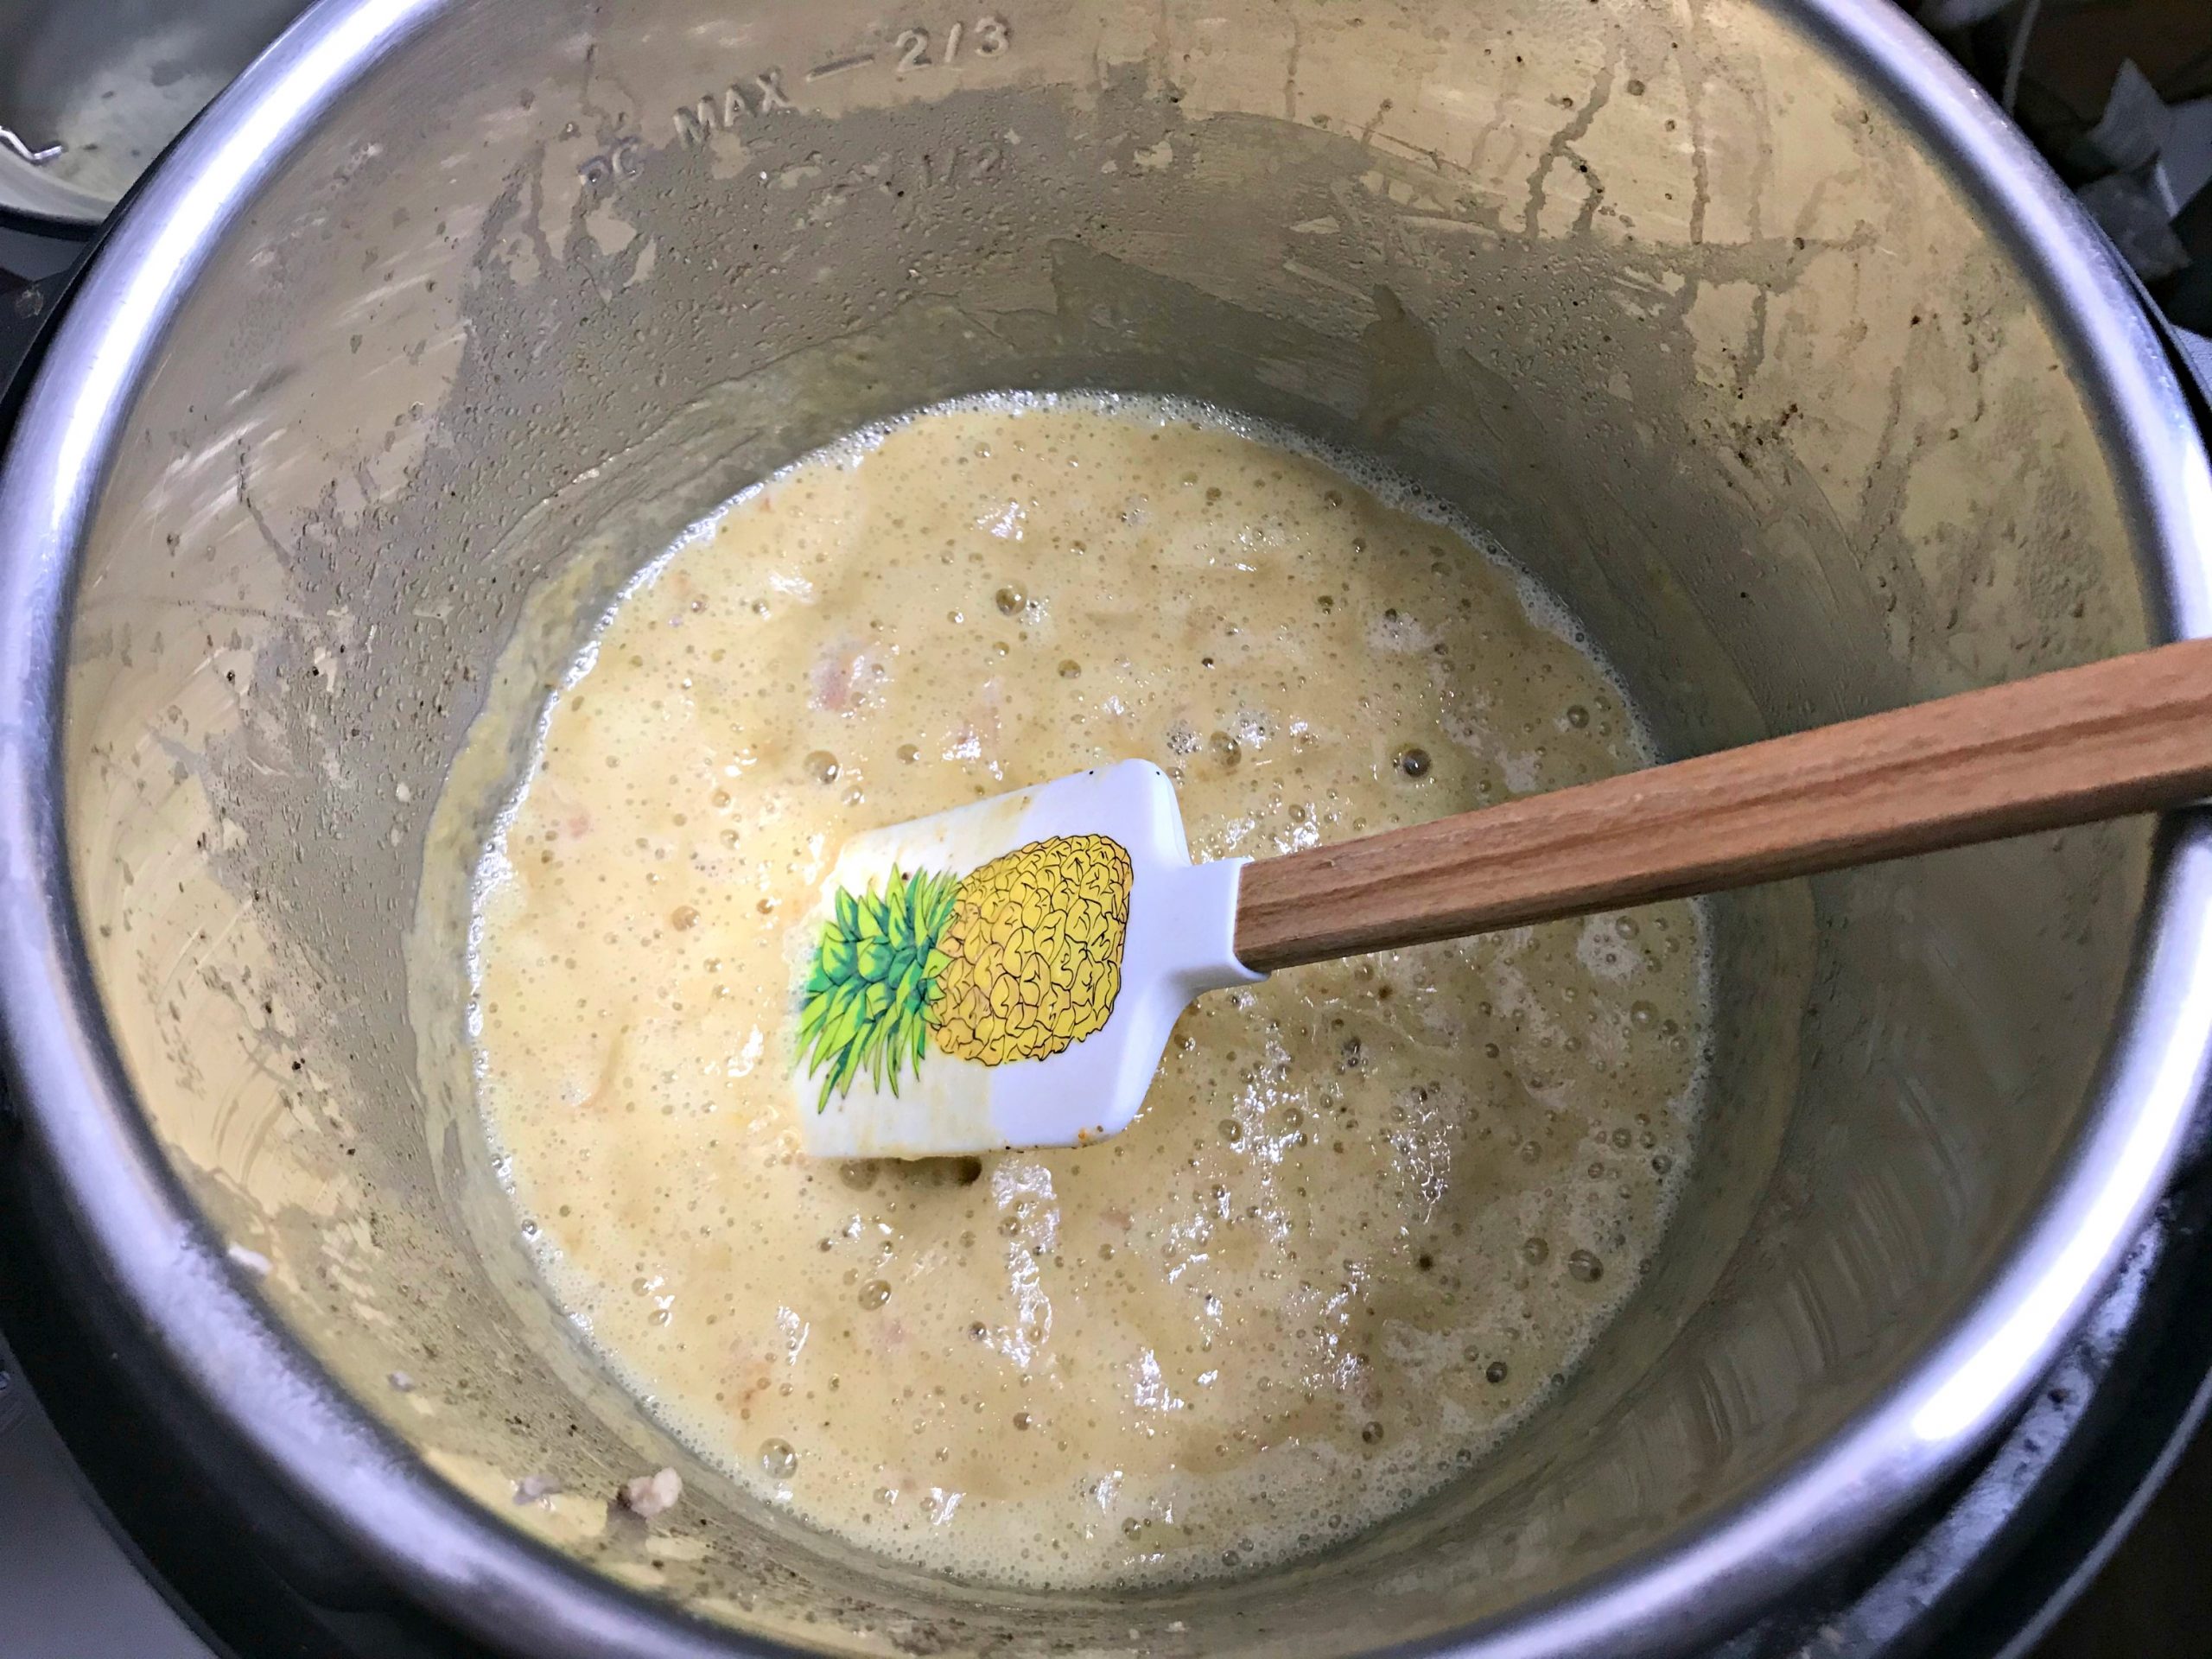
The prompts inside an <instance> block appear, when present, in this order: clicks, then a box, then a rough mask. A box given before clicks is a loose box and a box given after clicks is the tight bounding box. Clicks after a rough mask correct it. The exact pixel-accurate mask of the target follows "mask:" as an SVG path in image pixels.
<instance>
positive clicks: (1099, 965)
mask: <svg viewBox="0 0 2212 1659" xmlns="http://www.w3.org/2000/svg"><path fill="white" fill-rule="evenodd" d="M1131 879H1132V873H1131V870H1130V867H1129V855H1128V853H1127V852H1125V851H1123V850H1122V845H1121V843H1120V842H1116V841H1111V840H1109V839H1108V838H1107V837H1106V836H1053V837H1052V839H1051V840H1049V841H1033V842H1030V843H1029V844H1028V845H1027V846H1026V847H1020V848H1016V849H1014V851H1013V852H1010V853H1007V854H1005V855H1002V856H1001V857H998V858H995V859H993V860H992V861H990V862H989V863H988V864H986V865H983V866H982V868H979V869H977V870H976V871H974V872H973V873H971V874H968V875H965V876H963V877H962V878H961V881H960V886H959V887H958V889H957V891H956V893H954V896H953V901H952V920H951V923H950V925H948V926H947V927H946V929H945V930H944V935H943V937H942V938H939V939H938V950H942V951H943V952H944V954H945V957H946V958H947V962H946V965H945V968H944V972H943V973H941V974H939V975H938V980H937V994H936V995H935V996H934V997H933V998H932V999H931V1002H930V1005H929V1019H930V1023H931V1026H932V1027H934V1028H935V1031H936V1036H937V1046H938V1047H939V1048H940V1049H942V1050H944V1052H946V1053H947V1054H952V1055H957V1057H958V1058H961V1059H963V1060H981V1061H982V1063H983V1064H984V1065H1004V1064H1005V1063H1006V1062H1007V1061H1008V1060H1041V1059H1044V1058H1047V1057H1049V1056H1051V1055H1054V1054H1058V1052H1060V1051H1061V1050H1063V1049H1065V1048H1069V1047H1071V1046H1073V1045H1075V1044H1077V1043H1079V1042H1081V1041H1082V1040H1083V1039H1084V1038H1086V1037H1089V1036H1090V1035H1091V1034H1092V1033H1095V1032H1097V1031H1099V1030H1101V1029H1103V1027H1104V1026H1105V1024H1106V1020H1107V1016H1108V1015H1109V1014H1112V1013H1113V1012H1114V997H1115V995H1116V993H1117V992H1118V991H1119V990H1120V989H1121V988H1122V938H1123V936H1124V935H1125V933H1126V932H1127V931H1128V924H1129V885H1130V881H1131Z"/></svg>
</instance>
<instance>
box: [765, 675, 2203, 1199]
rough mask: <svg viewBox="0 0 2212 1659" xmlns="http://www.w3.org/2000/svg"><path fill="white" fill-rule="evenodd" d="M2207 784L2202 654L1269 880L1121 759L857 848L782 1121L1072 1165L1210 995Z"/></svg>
mask: <svg viewBox="0 0 2212 1659" xmlns="http://www.w3.org/2000/svg"><path fill="white" fill-rule="evenodd" d="M2208 792H2212V639H2192V640H2185V641H2183V642H2181V643H2179V644H2177V645H2164V646H2161V647H2158V649H2156V650H2152V651H2145V652H2136V653H2134V654H2133V655H2130V656H2126V657H2119V658H2112V659H2110V660H2108V661H2105V662H2100V663H2094V664H2089V665H2088V666H2086V667H2082V668H2073V669H2067V670H2063V671H2060V672H2057V673H2052V674H2044V675H2040V676H2037V677H2033V678H2031V679H2026V680H2020V681H2016V682H2014V683H2011V684H2008V685H2000V686H1996V687H1993V688H1991V689H1989V690H1981V691H1970V692H1967V693H1964V694H1963V695H1961V696H1953V697H1946V698H1943V699H1942V700H1940V701H1938V702H1928V703H1922V704H1919V705H1917V706H1915V707H1912V708H1907V709H1897V710H1895V711H1893V712H1891V713H1888V714H1880V715H1870V716H1868V717H1866V718H1865V719H1862V720H1853V721H1845V722H1843V723H1842V724H1840V725H1835V726H1827V727H1822V728H1815V729H1814V730H1812V731H1808V732H1802V733H1799V734H1796V735H1795V736H1790V737H1779V738H1774V739H1771V740H1770V741H1766V742H1762V743H1754V744H1751V745H1749V746H1747V747H1743V748H1738V749H1730V750H1725V751H1722V752H1721V753H1716V754H1709V755H1705V756H1701V757H1700V758H1698V759H1696V760H1680V761H1676V762H1674V763H1673V764H1671V765H1668V766H1653V767H1649V768H1648V769H1646V770H1644V771H1641V772H1628V773H1624V774H1623V775H1621V776H1619V777H1615V778H1609V779H1605V780H1604V781H1602V782H1599V783H1594V784H1585V785H1579V786H1577V787H1575V788H1572V789H1562V790H1557V791H1553V792H1551V793H1548V794H1541V795H1533V796H1529V797H1525V798H1522V799H1519V800H1516V801H1512V802H1510V803H1507V804H1503V805H1499V806H1494V807H1489V808H1485V809H1484V810H1480V811H1475V812H1463V813H1459V814H1458V815H1456V816H1454V817H1447V818H1441V819H1439V820H1437V821H1436V822H1434V823H1426V824H1420V825H1416V826H1414V827H1411V828H1408V829H1393V830H1389V831H1386V832H1384V833H1383V834H1380V835H1372V836H1362V837H1360V838H1359V839H1357V840H1354V841H1346V842H1337V843H1335V844H1333V845H1329V846H1322V847H1315V848H1311V849H1306V850H1305V851H1302V852H1296V853H1292V854H1289V855H1286V856H1283V857H1279V858H1268V859H1261V860H1257V861H1254V860H1250V859H1242V858H1238V859H1224V860H1222V861H1219V862H1216V863H1206V864H1193V863H1192V862H1191V857H1190V849H1189V847H1188V844H1187V842H1185V839H1184V834H1183V820H1182V815H1181V813H1180V811H1179V810H1178V808H1177V805H1176V801H1175V791H1174V787H1173V785H1172V784H1171V783H1170V782H1169V780H1168V778H1167V776H1166V773H1165V772H1161V771H1160V768H1159V767H1157V766H1153V765H1151V764H1150V763H1148V762H1146V761H1141V760H1124V761H1121V762H1119V763H1116V764H1115V765H1111V766H1101V767H1098V768H1096V769H1094V770H1092V771H1089V772H1078V773H1076V774H1074V775H1073V776H1071V777H1067V778H1063V779H1058V780H1057V781H1055V782H1052V783H1047V784H1042V785H1038V786H1036V787H1034V788H1031V789H1024V790H1020V791H1016V792H1014V793H1013V794H1009V795H1002V796H999V797H996V798H993V799H989V800H984V801H979V802H976V804H973V805H969V806H963V807H958V808H956V809H954V810H951V811H949V812H943V813H939V814H938V815H937V816H935V817H927V818H921V819H917V820H914V821H912V822H911V823H901V824H895V825H893V826H890V827H888V828H887V829H875V830H870V831H868V832H866V833H864V834H862V835H860V836H855V838H854V839H853V840H852V841H851V842H849V843H847V845H846V846H845V847H844V849H842V852H841V853H840V855H838V857H837V860H836V864H835V865H834V867H833V868H831V870H830V872H829V876H828V877H827V879H826V880H824V882H823V887H822V890H821V895H820V898H819V899H818V901H817V903H816V905H815V906H813V907H812V908H811V910H810V912H808V914H807V915H806V916H805V917H804V918H802V919H801V920H800V921H799V922H798V924H797V925H795V927H794V930H793V932H792V934H791V957H792V972H793V975H794V978H795V980H796V982H798V986H799V990H798V1053H797V1055H796V1057H795V1058H794V1062H793V1066H792V1077H791V1100H792V1104H793V1107H794V1109H795V1110H796V1112H797V1114H798V1121H799V1123H800V1124H801V1126H802V1130H803V1135H804V1145H805V1147H806V1149H807V1150H808V1151H809V1152H810V1153H812V1154H816V1155H818V1156H823V1157H834V1158H861V1157H891V1158H923V1157H935V1156H942V1155H946V1154H963V1153H978V1152H985V1151H990V1150H994V1149H996V1148H1000V1147H1025V1146H1071V1145H1077V1144H1082V1143H1085V1142H1089V1141H1096V1140H1098V1139H1101V1138H1102V1137H1103V1136H1106V1135H1112V1134H1114V1133H1116V1131H1117V1130H1120V1129H1122V1128H1126V1127H1128V1123H1129V1122H1130V1121H1131V1120H1132V1119H1133V1118H1134V1117H1135V1116H1136V1114H1137V1111H1138V1109H1139V1108H1140V1107H1141V1105H1142V1104H1143V1103H1144V1096H1145V1090H1147V1088H1148V1087H1149V1086H1150V1084H1151V1082H1152V1077H1153V1073H1154V1071H1155V1070H1156V1069H1157V1067H1158V1065H1159V1064H1160V1055H1161V1053H1162V1052H1164V1051H1165V1049H1166V1043H1167V1038H1168V1033H1169V1030H1170V1028H1171V1027H1173V1025H1174V1022H1175V1019H1176V1016H1177V1015H1178V1014H1180V1013H1181V1012H1182V1010H1183V1007H1184V1006H1185V1004H1186V1003H1187V1002H1189V1001H1191V999H1192V998H1193V997H1195V996H1197V995H1199V994H1200V993H1202V992H1205V991H1208V990H1213V989H1217V988H1223V987H1227V986H1233V985H1243V984H1249V983H1250V982H1254V981H1256V980H1259V979H1262V978H1264V977H1265V976H1268V974H1271V973H1274V972H1275V971H1277V970H1278V969H1286V968H1294V967H1297V966H1298V965H1299V964H1300V963H1309V962H1319V961H1322V960H1325V959H1326V958H1330V957H1349V956H1356V955H1358V954H1360V953H1362V952H1365V951H1370V950H1387V949H1390V948H1393V947H1396V946H1402V945H1412V944H1423V943H1426V942H1427V941H1429V940H1433V939H1447V938H1461V937H1465V936H1466V935H1469V934H1474V933H1480V932H1484V931H1489V930H1491V929H1496V928H1504V927H1516V926H1520V925H1523V924H1527V923H1532V922H1542V921H1550V920H1554V919H1556V918H1561V917H1569V916H1578V915H1582V914H1585V913H1586V912H1591V911H1594V910H1610V909H1616V908H1620V907H1623V906H1630V905H1637V904H1643V903H1648V902H1650V901H1652V900H1655V899H1671V898H1680V897H1683V896H1686V895H1688V894H1693V893H1716V892H1719V891H1721V890H1723V889H1725V888H1728V887H1745V886H1748V885H1751V884H1752V883H1756V882H1761V881H1772V880H1780V879H1782V878H1783V877H1788V876H1796V875H1808V874H1814V873H1815V872H1818V871H1821V870H1832V869H1837V868H1843V867H1845V866H1848V865H1854V864H1869V863H1874V862H1877V861H1880V860H1883V859H1889V858H1897V857H1902V856H1904V855H1908V854H1913V853H1925V852H1933V851H1936V850H1937V849H1942V848H1946V847H1957V846H1961V845H1964V844H1966V843H1968V842H1982V841H1997V840H2001V839H2003V838H2004V837H2005V836H2018V835H2024V834H2027V833H2029V832H2031V831H2034V830H2040V829H2057V828H2060V827H2062V826H2064V825H2068V824H2075V823H2088V822H2090V821H2092V820H2094V819H2100V818H2108V817H2120V816H2122V815H2125V814H2128V813H2133V812H2143V811H2149V810H2154V809H2157V808H2160V807H2171V806H2177V805H2181V804H2185V803H2188V802H2190V801H2194V800H2197V799H2200V798H2202V797H2204V796H2205V795H2206V794H2207V793H2208Z"/></svg>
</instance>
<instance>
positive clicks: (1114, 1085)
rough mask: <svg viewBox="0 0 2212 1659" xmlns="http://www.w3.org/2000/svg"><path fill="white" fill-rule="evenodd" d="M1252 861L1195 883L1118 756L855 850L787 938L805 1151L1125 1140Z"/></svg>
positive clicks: (1178, 842) (1220, 958)
mask: <svg viewBox="0 0 2212 1659" xmlns="http://www.w3.org/2000/svg"><path fill="white" fill-rule="evenodd" d="M1245 862H1246V861H1245V860H1243V859H1236V860H1228V861H1223V862H1220V863H1216V864H1200V865H1193V864H1192V862H1191V853H1190V848H1189V845H1188V843H1187V842H1185V839H1184V835H1183V818H1182V814H1181V812H1180V810H1179V809H1178V807H1177V805H1176V803H1175V791H1174V786H1173V785H1172V784H1170V783H1169V782H1168V780H1167V777H1166V773H1164V772H1161V771H1160V768H1159V767H1157V766H1153V765H1151V764H1150V763H1148V762H1146V761H1141V760H1125V761H1122V762H1120V763H1118V764H1116V765H1114V766H1101V767H1099V768H1097V769H1096V770H1095V771H1091V772H1078V773H1077V774H1075V775H1074V776H1072V777H1069V778H1062V779H1058V780H1057V781H1055V782H1052V783H1049V784H1043V785H1038V786H1037V787H1036V788H1033V789H1025V790H1020V791H1015V792H1014V793H1013V794H1010V795H1001V796H996V797H994V798H991V799H989V800H985V801H978V802H976V804H974V805H972V806H963V807H957V808H955V809H954V810H951V811H950V812H941V813H938V815H937V816H936V817H928V818H918V819H916V820H914V821H913V822H912V823H902V824H895V825H893V826H892V827H890V828H888V829H880V830H874V831H871V832H869V833H868V834H866V835H862V836H856V837H855V838H854V839H853V840H852V841H851V842H848V843H847V844H846V846H845V848H844V850H843V851H842V853H840V854H839V855H838V857H837V861H836V865H835V866H834V867H833V868H831V870H830V872H829V877H828V879H827V880H824V881H823V886H822V891H821V893H820V896H819V898H818V899H817V901H816V903H815V905H814V906H813V908H812V909H811V910H810V911H809V912H807V914H806V915H805V916H804V918H801V920H800V921H799V923H798V925H796V926H795V927H794V928H793V930H792V932H791V941H792V954H793V958H794V960H793V974H794V977H795V979H796V981H797V982H798V985H799V988H800V989H799V1016H798V1019H799V1024H798V1032H799V1046H798V1060H797V1064H796V1065H795V1066H794V1068H793V1071H792V1078H791V1090H792V1103H793V1105H794V1107H795V1109H796V1110H797V1112H798V1121H799V1123H800V1125H801V1126H802V1133H803V1135H804V1141H805V1145H806V1149H807V1151H809V1152H810V1153H812V1154H815V1155H817V1156H818V1157H829V1158H920V1157H934V1156H941V1155H945V1154H957V1153H973V1152H988V1151H991V1150H995V1149H996V1148H998V1147H1039V1146H1074V1145H1077V1144H1079V1143H1081V1142H1083V1141H1091V1140H1096V1139H1098V1138H1100V1137H1101V1136H1103V1135H1112V1134H1114V1133H1115V1132H1116V1131H1117V1130H1119V1129H1122V1128H1126V1127H1128V1122H1129V1120H1130V1119H1131V1118H1133V1117H1135V1116H1136V1113H1137V1109H1138V1108H1139V1107H1140V1106H1141V1105H1142V1104H1143V1103H1144V1096H1145V1090H1147V1088H1148V1087H1150V1085H1151V1083H1152V1077H1153V1073H1154V1071H1156V1070H1157V1069H1158V1067H1159V1065H1160V1055H1161V1053H1162V1052H1164V1051H1165V1050H1166V1046H1167V1035H1168V1033H1169V1031H1170V1030H1171V1029H1172V1028H1173V1026H1174V1023H1175V1019H1176V1016H1177V1015H1178V1014H1180V1013H1181V1012H1182V1011H1183V1007H1184V1005H1185V1003H1187V1002H1188V1001H1190V1000H1191V999H1192V997H1193V996H1196V995H1198V993H1199V992H1201V991H1205V990H1211V989H1213V988H1217V987H1220V986H1224V985H1241V984H1246V983H1249V982H1251V981H1253V980H1256V979H1258V978H1260V977H1262V976H1260V975H1258V974H1255V973H1253V972H1251V971H1250V970H1249V969H1246V968H1245V967H1244V966H1243V964H1242V963H1239V962H1238V961H1237V960H1236V950H1235V949H1234V943H1233V942H1234V936H1235V930H1236V885H1237V876H1238V873H1239V871H1240V869H1241V868H1243V864H1244V863H1245Z"/></svg>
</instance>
